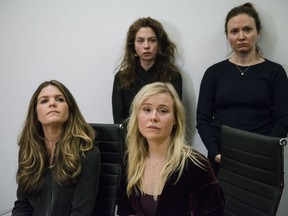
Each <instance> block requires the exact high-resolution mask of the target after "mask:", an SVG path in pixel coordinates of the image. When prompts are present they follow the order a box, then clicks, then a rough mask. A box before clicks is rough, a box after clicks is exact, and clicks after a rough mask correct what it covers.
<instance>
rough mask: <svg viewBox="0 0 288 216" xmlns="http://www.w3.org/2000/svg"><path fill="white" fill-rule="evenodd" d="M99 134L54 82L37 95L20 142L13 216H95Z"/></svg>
mask: <svg viewBox="0 0 288 216" xmlns="http://www.w3.org/2000/svg"><path fill="white" fill-rule="evenodd" d="M94 137H95V132H94V130H93V128H92V127H91V126H90V125H89V124H88V123H87V122H86V121H85V119H84V117H83V115H82V114H81V112H80V110H79V108H78V105H77V103H76V101H75V99H74V97H73V96H72V94H71V93H70V91H69V90H68V89H67V88H66V87H65V86H64V85H63V84H62V83H60V82H58V81H56V80H51V81H45V82H43V83H42V84H40V85H39V87H38V88H37V90H36V91H35V92H34V94H33V96H32V98H31V100H30V104H29V107H28V113H27V117H26V120H25V122H24V125H23V128H22V131H21V133H20V136H19V140H18V144H19V158H18V160H19V167H18V172H17V183H18V189H17V200H16V201H15V205H14V208H13V211H12V215H13V216H14V215H15V216H16V215H39V216H43V215H51V216H52V215H61V216H64V215H92V212H93V208H94V203H95V200H96V197H97V190H98V182H99V175H100V153H99V149H98V148H97V147H96V146H94V145H93V140H94Z"/></svg>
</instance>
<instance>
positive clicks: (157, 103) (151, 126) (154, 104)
mask: <svg viewBox="0 0 288 216" xmlns="http://www.w3.org/2000/svg"><path fill="white" fill-rule="evenodd" d="M174 125H175V117H174V110H173V100H172V98H171V96H170V94H168V93H159V94H155V95H152V96H151V97H149V98H148V99H147V100H145V101H144V102H143V103H142V105H141V107H140V110H139V113H138V127H139V130H140V133H141V134H142V135H143V136H144V137H145V138H146V139H147V141H148V143H150V142H154V143H155V142H156V143H163V142H168V141H169V140H170V136H171V132H172V130H173V126H174Z"/></svg>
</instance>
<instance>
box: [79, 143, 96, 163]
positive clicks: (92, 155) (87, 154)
mask: <svg viewBox="0 0 288 216" xmlns="http://www.w3.org/2000/svg"><path fill="white" fill-rule="evenodd" d="M82 158H83V160H84V161H88V160H92V161H99V159H100V150H99V148H98V147H97V146H96V145H93V146H92V148H91V149H89V150H87V151H84V152H83V154H82Z"/></svg>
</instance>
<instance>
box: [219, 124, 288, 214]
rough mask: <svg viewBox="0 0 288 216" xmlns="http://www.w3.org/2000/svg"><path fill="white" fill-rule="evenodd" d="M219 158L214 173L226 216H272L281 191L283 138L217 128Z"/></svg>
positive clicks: (226, 127) (284, 140)
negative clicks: (219, 137)
mask: <svg viewBox="0 0 288 216" xmlns="http://www.w3.org/2000/svg"><path fill="white" fill-rule="evenodd" d="M221 133H222V136H221V139H222V141H221V142H222V150H221V151H222V155H221V166H220V170H219V173H218V179H219V182H220V185H221V187H222V189H223V191H224V194H225V197H226V200H227V207H226V210H225V215H226V216H236V215H237V216H242V215H243V216H267V215H276V212H277V209H278V206H279V202H280V199H281V195H282V191H283V187H284V167H283V161H284V156H283V154H284V153H283V146H285V145H286V144H287V138H286V139H285V138H275V137H269V136H264V135H260V134H255V133H251V132H247V131H243V130H239V129H235V128H231V127H228V126H225V125H224V126H222V128H221Z"/></svg>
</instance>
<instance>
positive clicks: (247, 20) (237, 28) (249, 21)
mask: <svg viewBox="0 0 288 216" xmlns="http://www.w3.org/2000/svg"><path fill="white" fill-rule="evenodd" d="M258 36H259V34H258V32H257V29H256V24H255V21H254V19H253V17H251V16H249V15H247V14H239V15H237V16H234V17H232V18H231V19H230V20H229V21H228V23H227V38H228V40H229V43H230V46H231V48H232V49H233V51H234V52H236V53H240V54H247V53H250V52H251V51H255V47H256V43H257V39H258Z"/></svg>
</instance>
